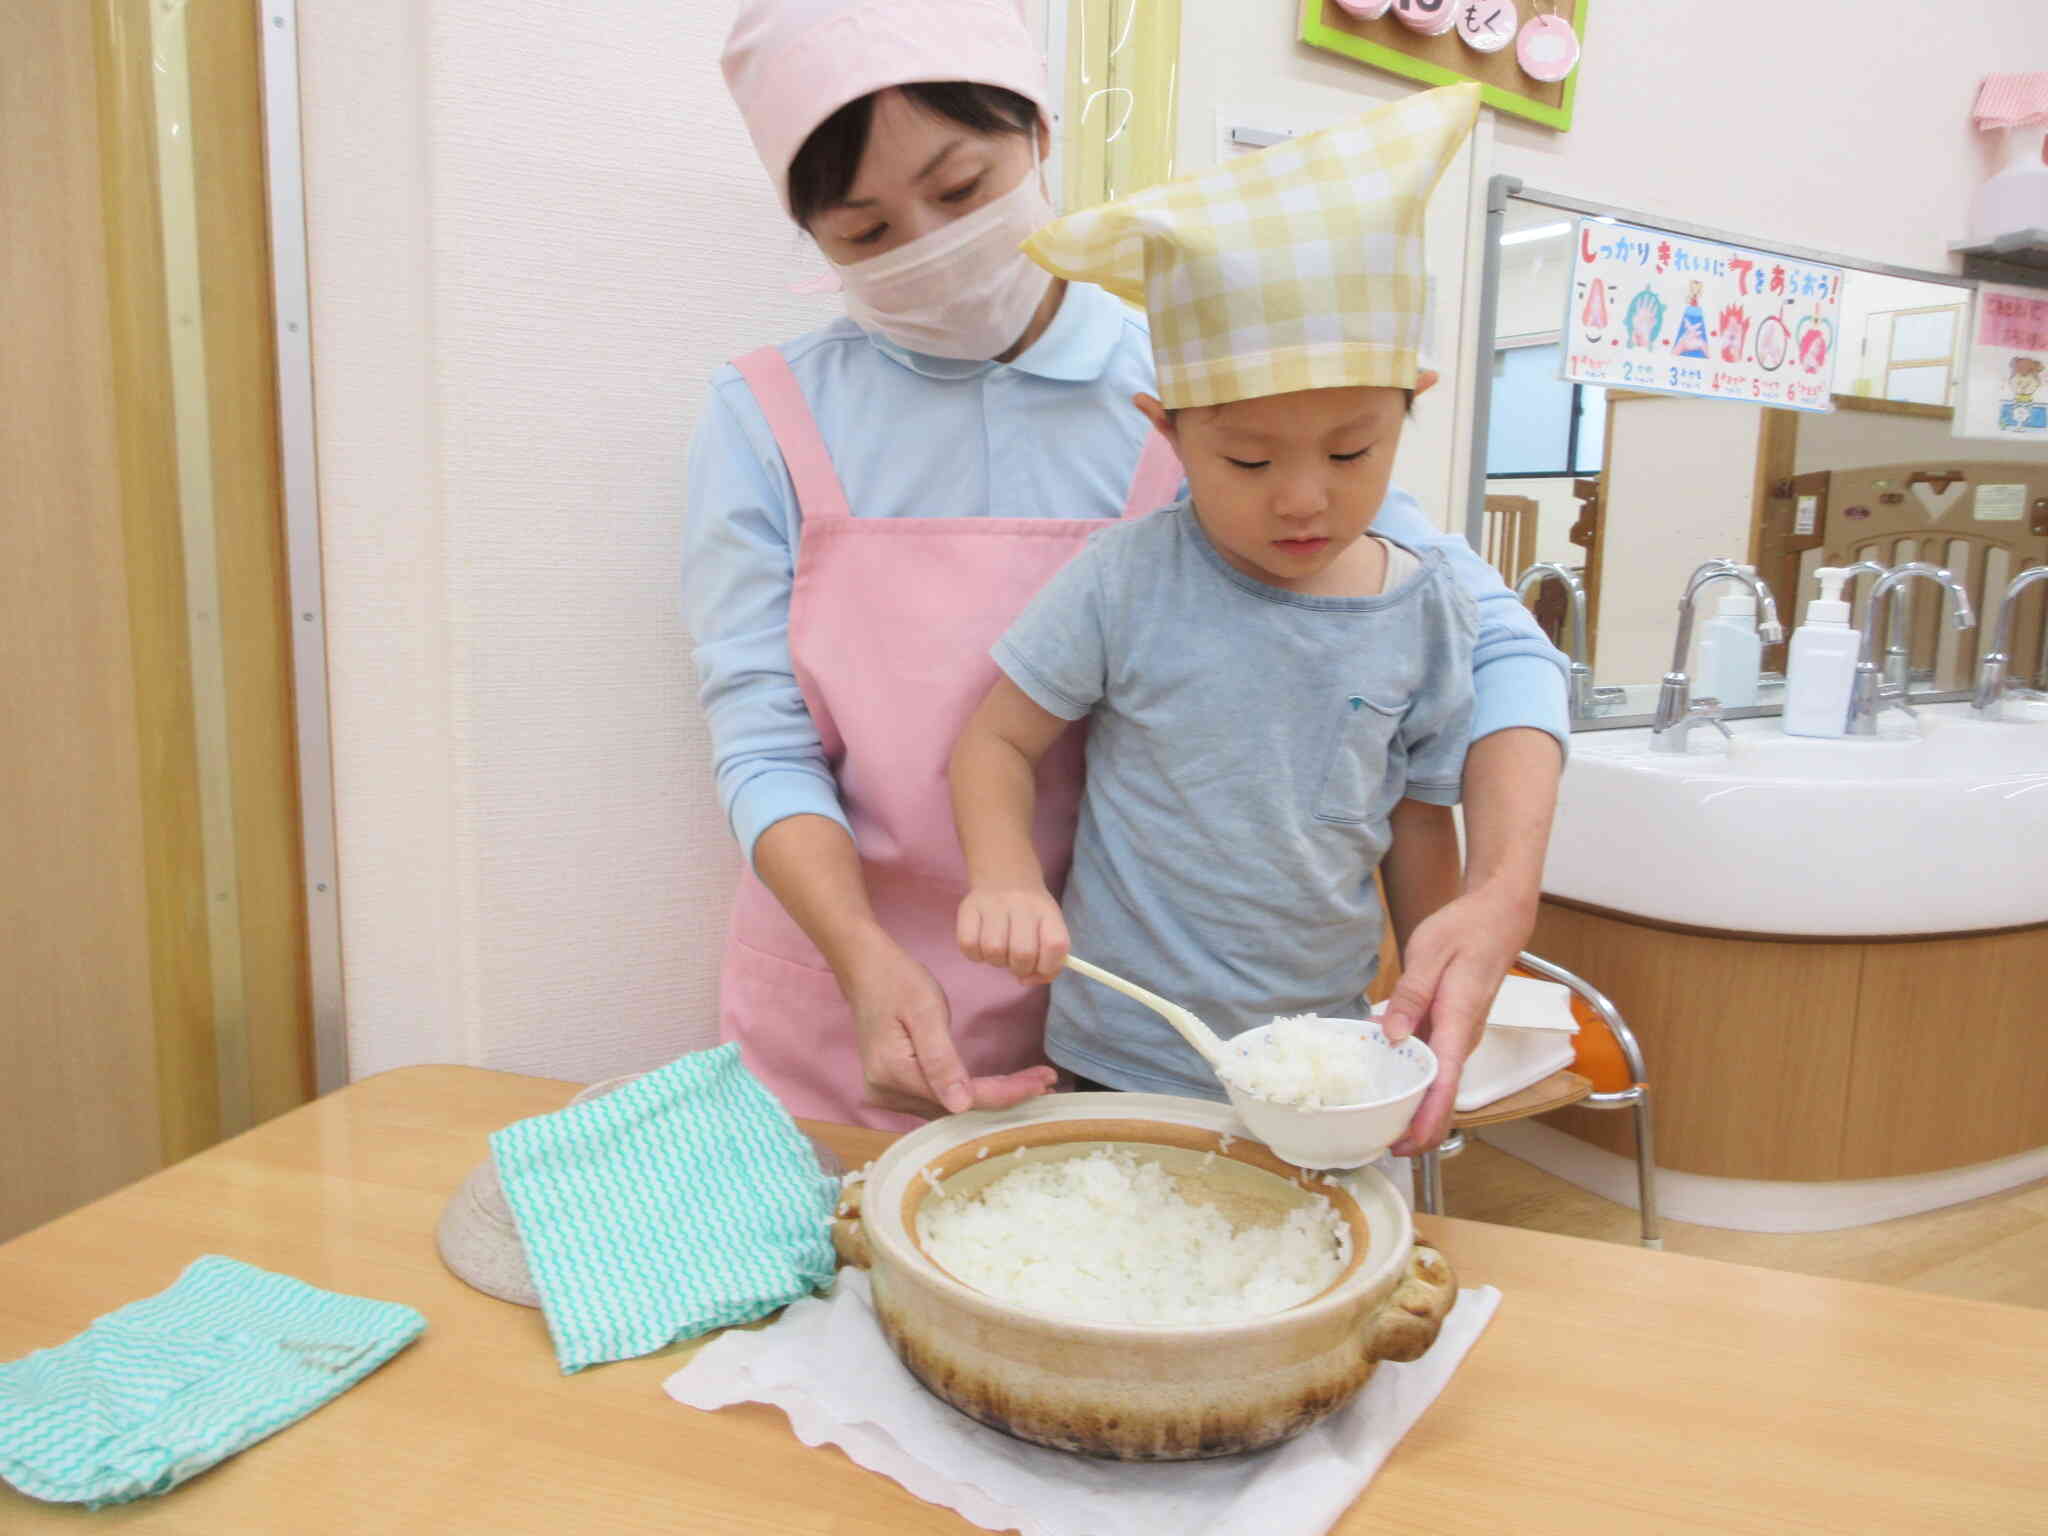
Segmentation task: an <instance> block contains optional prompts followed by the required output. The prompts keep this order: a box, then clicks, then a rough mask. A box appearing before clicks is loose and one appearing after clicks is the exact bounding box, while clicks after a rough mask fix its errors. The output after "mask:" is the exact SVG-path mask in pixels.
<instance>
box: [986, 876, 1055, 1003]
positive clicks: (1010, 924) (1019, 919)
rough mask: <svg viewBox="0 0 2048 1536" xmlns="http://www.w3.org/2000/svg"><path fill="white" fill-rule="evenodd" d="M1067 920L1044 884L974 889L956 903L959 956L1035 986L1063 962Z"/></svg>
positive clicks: (1053, 975) (1041, 982)
mask: <svg viewBox="0 0 2048 1536" xmlns="http://www.w3.org/2000/svg"><path fill="white" fill-rule="evenodd" d="M1067 948H1068V939H1067V920H1066V919H1065V918H1064V917H1062V916H1061V915H1060V904H1059V903H1058V902H1056V901H1054V900H1053V899H1052V892H1050V891H1048V890H1047V889H1046V888H1045V887H1044V886H1043V885H1039V886H1035V887H1033V886H1011V887H989V886H977V887H975V888H974V889H973V890H970V891H969V892H968V893H967V899H966V900H965V901H963V902H961V903H960V953H961V954H963V955H965V956H966V957H967V958H968V959H970V960H979V961H980V962H981V963H982V964H983V965H998V966H1005V967H1007V968H1008V969H1009V972H1010V974H1011V975H1012V976H1014V977H1016V978H1017V979H1018V980H1019V981H1024V982H1031V983H1034V984H1036V985H1039V986H1043V985H1044V984H1045V983H1047V982H1049V981H1051V980H1052V979H1053V977H1055V976H1057V975H1058V974H1059V972H1060V967H1062V966H1063V965H1065V964H1066V963H1067Z"/></svg>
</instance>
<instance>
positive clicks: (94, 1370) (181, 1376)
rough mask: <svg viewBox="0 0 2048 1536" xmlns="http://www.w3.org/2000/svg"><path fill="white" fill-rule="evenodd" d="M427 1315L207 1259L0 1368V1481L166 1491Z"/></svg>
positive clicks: (77, 1495) (243, 1445)
mask: <svg viewBox="0 0 2048 1536" xmlns="http://www.w3.org/2000/svg"><path fill="white" fill-rule="evenodd" d="M426 1326H427V1320H426V1319H425V1318H424V1317H422V1316H420V1314H419V1313H417V1312H415V1311H414V1310H413V1309H412V1308H411V1307H402V1306H399V1305H397V1304H396V1303H395V1302H388V1301H365V1300H363V1299H362V1298H361V1297H358V1296H339V1295H336V1294H335V1293H334V1292H332V1291H322V1290H317V1289H315V1288H314V1287H313V1286H310V1285H307V1284H306V1283H305V1282H304V1281H302V1280H294V1279H292V1278H291V1277H290V1276H289V1275H277V1274H272V1273H271V1272H270V1271H268V1270H263V1269H257V1268H255V1267H254V1266H253V1265H249V1264H243V1263H241V1262H240V1261H238V1260H235V1259H224V1258H221V1257H219V1256H218V1255H208V1256H207V1257H206V1258H203V1259H199V1260H196V1261H195V1262H194V1263H193V1264H192V1265H191V1266H190V1267H188V1268H187V1269H186V1271H185V1273H184V1274H183V1275H181V1276H179V1277H178V1280H177V1283H176V1284H174V1285H172V1286H171V1287H170V1288H169V1289H168V1290H165V1291H160V1292H158V1293H157V1294H156V1295H154V1296H150V1297H146V1298H144V1299H143V1300H141V1301H134V1302H130V1303H129V1304H128V1305H127V1306H125V1307H120V1308H118V1309H116V1310H115V1311H112V1312H109V1313H108V1314H107V1315H106V1316H105V1317H102V1318H100V1319H99V1320H97V1321H96V1322H94V1323H93V1324H92V1325H91V1326H90V1327H89V1328H87V1329H86V1330H85V1332H83V1333H81V1334H79V1335H78V1336H77V1337H76V1338H74V1339H71V1340H68V1341H67V1342H65V1343H63V1344H59V1345H57V1346H55V1347H54V1348H51V1349H41V1350H37V1351H36V1352H35V1353H34V1354H32V1355H25V1356H23V1357H22V1358H21V1359H19V1360H15V1361H11V1362H9V1363H7V1364H5V1365H0V1477H4V1478H5V1479H6V1480H7V1481H8V1482H10V1483H12V1484H13V1485H14V1486H15V1487H16V1488H18V1489H20V1490H21V1491H22V1492H23V1493H25V1494H27V1495H28V1496H29V1497H31V1498H36V1499H48V1500H50V1501H51V1502H53V1503H61V1504H86V1505H90V1506H91V1507H92V1508H94V1509H98V1508H100V1507H101V1506H102V1505H106V1504H125V1503H127V1502H128V1501H129V1500H131V1499H139V1498H143V1497H145V1496H147V1495H150V1494H157V1493H168V1492H169V1491H170V1490H171V1489H173V1488H175V1487H177V1486H178V1484H180V1483H182V1482H184V1481H185V1480H186V1479H187V1478H190V1477H194V1476H197V1475H198V1474H199V1473H201V1472H204V1471H205V1470H206V1469H207V1468H208V1467H211V1466H213V1465H215V1464H216V1463H218V1462H221V1461H225V1460H226V1459H227V1458H228V1457H230V1456H232V1455H234V1454H235V1452H237V1451H241V1450H246V1449H247V1448H248V1447H250V1446H252V1445H254V1444H255V1443H256V1442H257V1441H259V1440H261V1439H264V1438H265V1437H266V1436H269V1435H273V1434H275V1433H277V1431H278V1430H280V1429H283V1428H284V1427H285V1426H286V1425H287V1424H290V1423H292V1422H294V1421H295V1420H298V1419H302V1418H304V1417H305V1416H306V1415H307V1414H309V1413H311V1412H312V1411H313V1410H314V1409H315V1408H318V1407H319V1406H320V1405H321V1404H322V1403H325V1402H327V1401H329V1400H330V1399H332V1398H335V1397H338V1396H340V1395H341V1394H342V1393H343V1392H345V1391H347V1390H348V1388H350V1387H352V1386H354V1385H355V1384H356V1383H357V1382H358V1381H361V1380H362V1379H363V1378H364V1377H365V1376H367V1375H369V1374H370V1372H372V1371H374V1370H375V1369H376V1368H377V1367H378V1366H380V1365H382V1364H383V1363H384V1362H385V1361H386V1360H389V1359H390V1358H391V1357H392V1356H393V1355H395V1354H397V1353H398V1352H399V1351H400V1350H401V1349H403V1348H405V1346H406V1345H408V1344H410V1343H411V1342H412V1341H413V1340H414V1339H416V1338H418V1337H419V1336H420V1333H421V1331H422V1330H423V1329H425V1327H426Z"/></svg>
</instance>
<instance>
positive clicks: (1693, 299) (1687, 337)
mask: <svg viewBox="0 0 2048 1536" xmlns="http://www.w3.org/2000/svg"><path fill="white" fill-rule="evenodd" d="M1671 355H1672V356H1674V357H1705V356H1706V355H1707V313H1706V311H1705V310H1703V309H1701V308H1700V284H1698V283H1693V284H1692V285H1691V286H1690V287H1688V288H1687V290H1686V294H1685V311H1684V313H1683V314H1681V315H1680V316H1679V317H1678V334H1677V335H1675V336H1673V337H1672V338H1671Z"/></svg>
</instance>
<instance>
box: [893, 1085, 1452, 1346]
mask: <svg viewBox="0 0 2048 1536" xmlns="http://www.w3.org/2000/svg"><path fill="white" fill-rule="evenodd" d="M1050 1097H1051V1098H1053V1099H1056V1100H1059V1101H1063V1102H1061V1103H1059V1104H1056V1105H1053V1106H1051V1108H1052V1109H1053V1111H1054V1112H1053V1113H1047V1112H1045V1109H1043V1108H1038V1109H1036V1110H1034V1109H1033V1106H1041V1105H1043V1104H1044V1102H1045V1101H1043V1100H1033V1101H1031V1102H1030V1103H1029V1104H1027V1105H1024V1106H1019V1108H1020V1109H1021V1110H1026V1111H1032V1112H1029V1113H1024V1114H1020V1113H1019V1112H1018V1111H1017V1110H1008V1111H993V1112H977V1113H973V1114H967V1115H954V1116H950V1117H948V1118H947V1119H944V1120H936V1121H933V1122H932V1123H931V1124H930V1125H926V1126H922V1127H920V1128H919V1129H917V1130H915V1131H911V1132H909V1133H908V1134H907V1135H905V1136H904V1137H903V1139H902V1140H900V1141H898V1142H896V1143H894V1144H893V1145H891V1146H890V1147H889V1148H888V1149H887V1150H886V1151H885V1152H883V1153H882V1154H881V1156H880V1157H878V1158H876V1159H875V1162H876V1164H877V1165H879V1164H881V1163H882V1162H884V1161H888V1160H891V1159H893V1160H894V1166H892V1167H890V1168H889V1169H888V1170H887V1172H886V1174H885V1177H884V1179H881V1180H878V1179H877V1178H876V1177H875V1174H874V1172H873V1171H872V1170H871V1171H870V1172H869V1174H868V1177H867V1179H866V1180H865V1182H864V1189H863V1198H862V1201H861V1225H862V1226H863V1228H865V1229H866V1231H867V1234H868V1239H869V1242H870V1243H871V1244H872V1245H873V1247H874V1250H875V1257H876V1259H877V1261H879V1260H880V1259H881V1258H882V1257H883V1256H884V1255H886V1256H887V1257H888V1258H889V1259H891V1260H893V1261H894V1262H895V1263H897V1264H898V1265H901V1266H902V1267H904V1268H905V1269H907V1270H909V1271H911V1272H913V1273H915V1274H916V1275H917V1277H918V1278H919V1279H920V1280H921V1281H922V1282H923V1283H925V1284H928V1285H932V1286H935V1287H936V1288H937V1289H938V1290H940V1291H941V1292H942V1293H943V1294H945V1295H947V1296H949V1297H950V1298H951V1299H953V1300H954V1301H956V1302H958V1303H960V1304H961V1305H963V1306H965V1307H967V1308H969V1309H971V1310H973V1311H976V1312H980V1313H983V1314H986V1315H990V1316H994V1317H998V1318H1000V1319H1002V1320H1003V1321H1005V1322H1013V1323H1014V1322H1016V1321H1018V1320H1020V1319H1023V1320H1028V1321H1030V1322H1033V1323H1040V1324H1050V1325H1053V1326H1056V1327H1058V1328H1061V1329H1064V1330H1068V1331H1070V1332H1072V1333H1073V1334H1074V1335H1075V1336H1076V1337H1077V1338H1080V1339H1083V1340H1088V1339H1093V1340H1099V1341H1101V1342H1110V1341H1113V1340H1115V1339H1117V1338H1119V1337H1128V1336H1130V1335H1133V1334H1136V1335H1139V1336H1142V1337H1145V1338H1148V1339H1170V1338H1174V1337H1200V1338H1201V1339H1203V1340H1204V1341H1206V1342H1210V1343H1216V1344H1227V1343H1231V1342H1235V1341H1236V1340H1238V1339H1240V1338H1249V1337H1251V1336H1253V1335H1256V1334H1258V1333H1261V1332H1266V1331H1270V1330H1272V1329H1274V1328H1276V1327H1283V1326H1284V1327H1292V1326H1295V1325H1297V1324H1304V1323H1312V1322H1315V1321H1319V1320H1321V1319H1323V1318H1325V1317H1327V1316H1329V1315H1332V1314H1335V1313H1338V1312H1342V1311H1345V1310H1347V1309H1350V1308H1354V1307H1356V1306H1357V1305H1358V1304H1359V1302H1360V1300H1361V1298H1362V1297H1364V1296H1366V1295H1369V1294H1370V1293H1371V1292H1373V1291H1375V1290H1377V1289H1379V1288H1380V1287H1381V1286H1382V1285H1385V1284H1391V1283H1392V1282H1394V1281H1396V1280H1398V1278H1399V1276H1400V1273H1401V1268H1402V1266H1403V1265H1404V1264H1405V1263H1406V1262H1407V1260H1408V1256H1409V1254H1410V1253H1412V1252H1413V1251H1414V1247H1415V1224H1414V1221H1413V1219H1412V1218H1411V1217H1410V1215H1409V1212H1408V1207H1407V1205H1406V1204H1405V1203H1404V1202H1403V1201H1402V1200H1401V1198H1400V1196H1399V1195H1398V1194H1397V1193H1395V1191H1394V1188H1393V1186H1392V1185H1391V1184H1390V1183H1388V1181H1387V1179H1386V1176H1385V1175H1383V1174H1381V1173H1380V1172H1379V1171H1378V1170H1377V1169H1374V1168H1355V1169H1349V1170H1345V1171H1343V1172H1338V1173H1333V1174H1331V1175H1329V1177H1331V1178H1333V1179H1335V1180H1336V1181H1337V1182H1338V1184H1339V1186H1340V1187H1341V1186H1343V1185H1345V1184H1347V1183H1349V1182H1351V1181H1363V1182H1365V1183H1366V1184H1367V1185H1368V1187H1369V1186H1370V1185H1371V1184H1372V1183H1375V1182H1376V1183H1377V1184H1378V1185H1379V1186H1380V1187H1381V1193H1382V1196H1383V1198H1382V1199H1381V1201H1380V1203H1381V1204H1382V1205H1384V1206H1385V1207H1386V1208H1387V1209H1388V1210H1389V1211H1390V1212H1391V1213H1392V1217H1393V1220H1394V1223H1395V1227H1394V1241H1393V1242H1392V1244H1391V1245H1390V1246H1389V1248H1388V1251H1387V1254H1386V1257H1385V1258H1384V1259H1383V1260H1382V1262H1381V1263H1380V1265H1379V1266H1378V1267H1377V1268H1374V1269H1371V1270H1368V1269H1367V1268H1366V1266H1365V1258H1364V1256H1361V1257H1360V1259H1359V1261H1358V1263H1357V1264H1356V1265H1355V1266H1354V1267H1353V1268H1352V1270H1351V1273H1350V1274H1349V1275H1348V1276H1346V1277H1345V1278H1343V1279H1341V1280H1339V1281H1337V1282H1336V1283H1335V1284H1334V1285H1332V1286H1331V1287H1329V1288H1328V1289H1327V1290H1325V1291H1323V1292H1322V1293H1321V1294H1319V1295H1317V1296H1314V1297H1311V1298H1310V1299H1309V1300H1307V1301H1305V1302H1301V1303H1300V1304H1298V1305H1296V1306H1292V1307H1287V1308H1284V1309H1282V1310H1281V1311H1278V1312H1262V1313H1259V1314H1257V1315H1256V1316H1253V1317H1247V1318H1242V1319H1238V1320H1236V1321H1231V1322H1213V1323H1145V1322H1112V1321H1102V1320H1097V1319H1089V1318H1063V1317H1057V1316H1054V1315H1053V1314H1051V1313H1049V1312H1038V1311H1034V1310H1032V1309H1031V1308H1028V1307H1022V1306H1018V1305H1017V1304H1016V1303H1014V1302H1007V1301H1004V1300H1003V1299H1002V1298H1001V1297H998V1296H992V1295H990V1294H989V1293H988V1292H986V1291H979V1290H976V1289H975V1288H974V1287H973V1286H971V1285H968V1284H966V1283H965V1282H964V1281H961V1280H958V1279H956V1278H954V1276H952V1275H951V1274H949V1273H947V1272H946V1270H945V1269H943V1268H942V1267H940V1265H938V1264H937V1263H936V1262H935V1261H933V1260H932V1259H931V1258H929V1257H928V1256H926V1255H925V1254H924V1253H922V1252H921V1251H919V1249H918V1247H917V1245H916V1243H914V1242H913V1241H911V1239H910V1235H909V1233H908V1231H907V1230H906V1229H905V1227H904V1224H903V1222H902V1220H901V1218H900V1209H901V1205H902V1191H903V1188H904V1187H905V1186H906V1185H907V1182H908V1180H910V1179H914V1178H919V1177H921V1176H922V1171H923V1169H924V1168H926V1167H927V1166H928V1165H929V1164H930V1163H931V1162H932V1161H934V1160H935V1159H936V1158H937V1157H938V1156H940V1155H942V1153H943V1152H944V1151H946V1150H949V1149H950V1148H952V1147H955V1146H959V1145H961V1144H963V1143H967V1142H971V1141H974V1140H976V1139H979V1138H983V1137H987V1136H991V1135H996V1134H1000V1133H1001V1132H1003V1131H1005V1130H1011V1129H1017V1128H1020V1127H1023V1126H1028V1125H1033V1124H1048V1123H1051V1124H1057V1123H1059V1122H1060V1121H1062V1120H1069V1119H1071V1120H1095V1119H1115V1120H1126V1121H1129V1120H1137V1121H1144V1120H1148V1119H1149V1120H1155V1121H1162V1122H1164V1123H1166V1124H1169V1125H1179V1126H1183V1127H1191V1128H1193V1129H1196V1130H1206V1131H1214V1132H1217V1133H1219V1134H1220V1135H1224V1136H1229V1137H1230V1138H1232V1139H1233V1140H1240V1141H1246V1142H1257V1141H1258V1138H1257V1137H1255V1136H1253V1135H1251V1134H1250V1133H1249V1132H1248V1131H1246V1130H1245V1129H1244V1127H1243V1126H1242V1125H1239V1124H1237V1122H1236V1121H1235V1120H1234V1119H1232V1117H1231V1114H1230V1110H1229V1107H1228V1106H1227V1105H1223V1104H1214V1103H1212V1102H1210V1101H1209V1100H1206V1099H1183V1098H1176V1097H1173V1096H1171V1095H1167V1094H1124V1093H1104V1094H1058V1095H1052V1096H1050ZM1082 1101H1086V1103H1085V1105H1084V1104H1083V1102H1082ZM1065 1109H1072V1110H1073V1111H1075V1112H1074V1113H1071V1114H1069V1113H1061V1112H1059V1111H1061V1110H1065ZM969 1121H972V1122H974V1124H972V1125H969V1124H967V1122H969ZM1088 1139H1091V1140H1100V1139H1103V1138H1088ZM931 1143H943V1144H944V1145H943V1146H937V1147H930V1150H926V1148H927V1146H929V1144H931ZM1259 1144H1260V1145H1264V1143H1259ZM913 1150H915V1151H916V1152H917V1153H918V1154H920V1155H917V1156H915V1157H913V1155H912V1154H913ZM1260 1171H1264V1170H1260ZM1275 1177H1277V1175H1275ZM884 1182H886V1183H887V1184H888V1185H889V1186H890V1188H889V1190H888V1192H887V1196H886V1197H885V1192H884V1188H883V1184H884ZM1346 1192H1347V1193H1349V1194H1350V1195H1351V1197H1352V1199H1353V1200H1354V1201H1355V1202H1356V1203H1357V1204H1358V1205H1359V1206H1360V1208H1361V1214H1363V1215H1364V1216H1366V1218H1367V1230H1368V1235H1370V1231H1371V1218H1372V1216H1373V1215H1374V1212H1373V1211H1372V1210H1371V1209H1369V1208H1367V1207H1366V1203H1365V1201H1364V1200H1362V1199H1360V1198H1359V1192H1358V1191H1356V1190H1347V1191H1346ZM884 1208H887V1209H888V1210H889V1211H890V1212H891V1213H892V1214H891V1216H890V1217H889V1218H888V1219H884V1217H883V1216H882V1214H881V1211H882V1209H884Z"/></svg>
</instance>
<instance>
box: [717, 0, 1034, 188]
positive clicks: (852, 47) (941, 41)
mask: <svg viewBox="0 0 2048 1536" xmlns="http://www.w3.org/2000/svg"><path fill="white" fill-rule="evenodd" d="M723 63H724V68H725V83H726V87H727V88H728V89H729V90H730V91H731V92H732V98H733V100H734V101H735V102H737V103H738V104H739V109H740V116H741V117H743V118H745V119H746V123H747V132H748V133H749V134H750V135H752V137H753V140H754V149H755V151H756V152H757V153H758V154H759V155H760V156H761V164H762V165H764V166H766V167H767V170H768V176H769V179H770V180H772V181H773V182H774V183H775V193H776V195H777V196H778V197H780V198H781V199H782V205H783V207H784V208H787V207H788V206H789V166H790V162H791V161H792V160H794V159H796V154H797V151H798V150H800V149H802V148H803V146H804V140H806V139H808V138H809V137H810V136H811V133H812V131H813V130H815V129H816V128H817V126H818V125H819V124H820V123H822V122H824V121H825V119H826V118H828V117H830V116H831V115H832V114H833V113H834V112H837V111H838V110H839V109H840V108H841V107H843V106H845V105H846V104H847V103H848V102H849V101H857V100H859V99H860V98H861V97H863V96H867V95H870V94H872V93H873V92H875V91H880V90H886V89H888V88H889V87H890V86H893V85H912V84H921V83H925V82H929V81H941V80H965V81H969V82H971V83H973V84H976V85H998V86H1001V87H1002V88H1003V89H1005V90H1010V91H1015V92H1016V93H1017V94H1018V95H1020V96H1024V97H1028V98H1029V99H1030V100H1032V101H1034V102H1036V103H1037V104H1038V109H1039V111H1040V112H1042V113H1045V114H1046V115H1047V116H1048V117H1049V116H1050V115H1051V106H1050V104H1049V101H1048V91H1047V88H1046V76H1045V61H1044V60H1043V59H1042V58H1041V57H1040V55H1039V52H1038V45H1037V43H1036V42H1034V41H1033V40H1032V37H1031V33H1030V31H1029V30H1028V29H1027V28H1026V27H1025V25H1024V18H1023V16H1022V15H1021V14H1020V12H1019V11H1018V9H1017V0H741V5H740V13H739V17H738V19H737V20H736V21H734V22H733V25H732V32H731V34H730V35H729V36H727V38H726V40H725V58H724V60H723Z"/></svg>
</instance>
